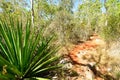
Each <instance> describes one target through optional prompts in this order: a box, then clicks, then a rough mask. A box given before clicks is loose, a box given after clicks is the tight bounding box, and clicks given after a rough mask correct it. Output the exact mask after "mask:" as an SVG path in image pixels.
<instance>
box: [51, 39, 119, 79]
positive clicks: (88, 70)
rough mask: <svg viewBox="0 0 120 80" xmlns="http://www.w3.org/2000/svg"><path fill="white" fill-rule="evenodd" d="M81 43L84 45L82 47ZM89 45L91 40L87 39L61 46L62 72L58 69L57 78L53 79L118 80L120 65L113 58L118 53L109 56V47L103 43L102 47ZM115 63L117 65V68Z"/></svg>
mask: <svg viewBox="0 0 120 80" xmlns="http://www.w3.org/2000/svg"><path fill="white" fill-rule="evenodd" d="M88 43H89V44H90V46H88ZM83 44H85V46H84V47H82V48H83V49H82V48H81V46H82V45H83ZM86 44H87V45H86ZM92 44H93V43H92ZM91 46H93V45H91V42H90V41H89V42H88V41H87V43H85V42H84V43H82V44H81V43H79V44H77V45H75V44H70V45H69V47H63V48H62V49H61V50H60V53H61V54H63V58H62V59H61V61H60V62H61V63H64V64H65V65H64V66H63V69H62V72H61V71H60V73H61V74H60V73H58V74H57V77H58V78H56V79H53V80H120V75H119V74H120V73H119V72H120V69H119V70H118V68H120V67H119V66H118V65H119V63H117V62H118V61H117V60H115V59H117V57H118V55H116V56H115V57H111V55H110V54H108V53H109V52H108V50H109V49H108V48H107V49H106V48H105V45H103V46H104V47H101V46H98V47H91ZM116 46H117V45H116ZM112 47H113V46H112ZM114 50H115V49H114ZM109 51H110V50H109ZM71 53H72V54H71ZM114 58H115V59H114ZM115 65H117V66H118V67H117V70H116V69H115ZM115 71H116V72H118V73H115ZM116 75H117V77H116Z"/></svg>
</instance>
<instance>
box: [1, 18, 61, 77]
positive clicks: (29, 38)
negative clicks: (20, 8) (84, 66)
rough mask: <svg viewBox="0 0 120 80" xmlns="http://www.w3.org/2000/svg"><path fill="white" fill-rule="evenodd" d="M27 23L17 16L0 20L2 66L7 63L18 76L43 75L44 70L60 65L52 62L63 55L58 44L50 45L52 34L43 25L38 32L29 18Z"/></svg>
mask: <svg viewBox="0 0 120 80" xmlns="http://www.w3.org/2000/svg"><path fill="white" fill-rule="evenodd" d="M23 27H24V26H23V24H22V21H19V20H17V21H16V20H15V21H14V18H10V22H5V21H4V20H0V34H1V36H2V40H1V41H0V67H3V66H4V65H7V66H8V67H7V68H6V70H7V74H10V75H13V77H14V79H15V78H19V79H24V78H29V77H40V73H42V72H45V71H49V70H52V69H55V68H58V67H60V66H61V65H51V64H52V63H54V62H55V61H56V60H58V59H59V56H56V55H55V53H56V52H57V48H54V49H50V48H51V47H50V41H51V40H52V37H49V38H46V37H44V36H43V34H42V33H43V30H42V29H40V30H39V32H38V33H37V35H36V34H35V32H34V29H33V28H32V27H31V22H30V21H29V20H28V21H27V22H26V26H25V27H24V28H25V29H24V30H23ZM52 55H53V56H52ZM6 76H7V75H2V76H1V77H3V78H4V77H6Z"/></svg>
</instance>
